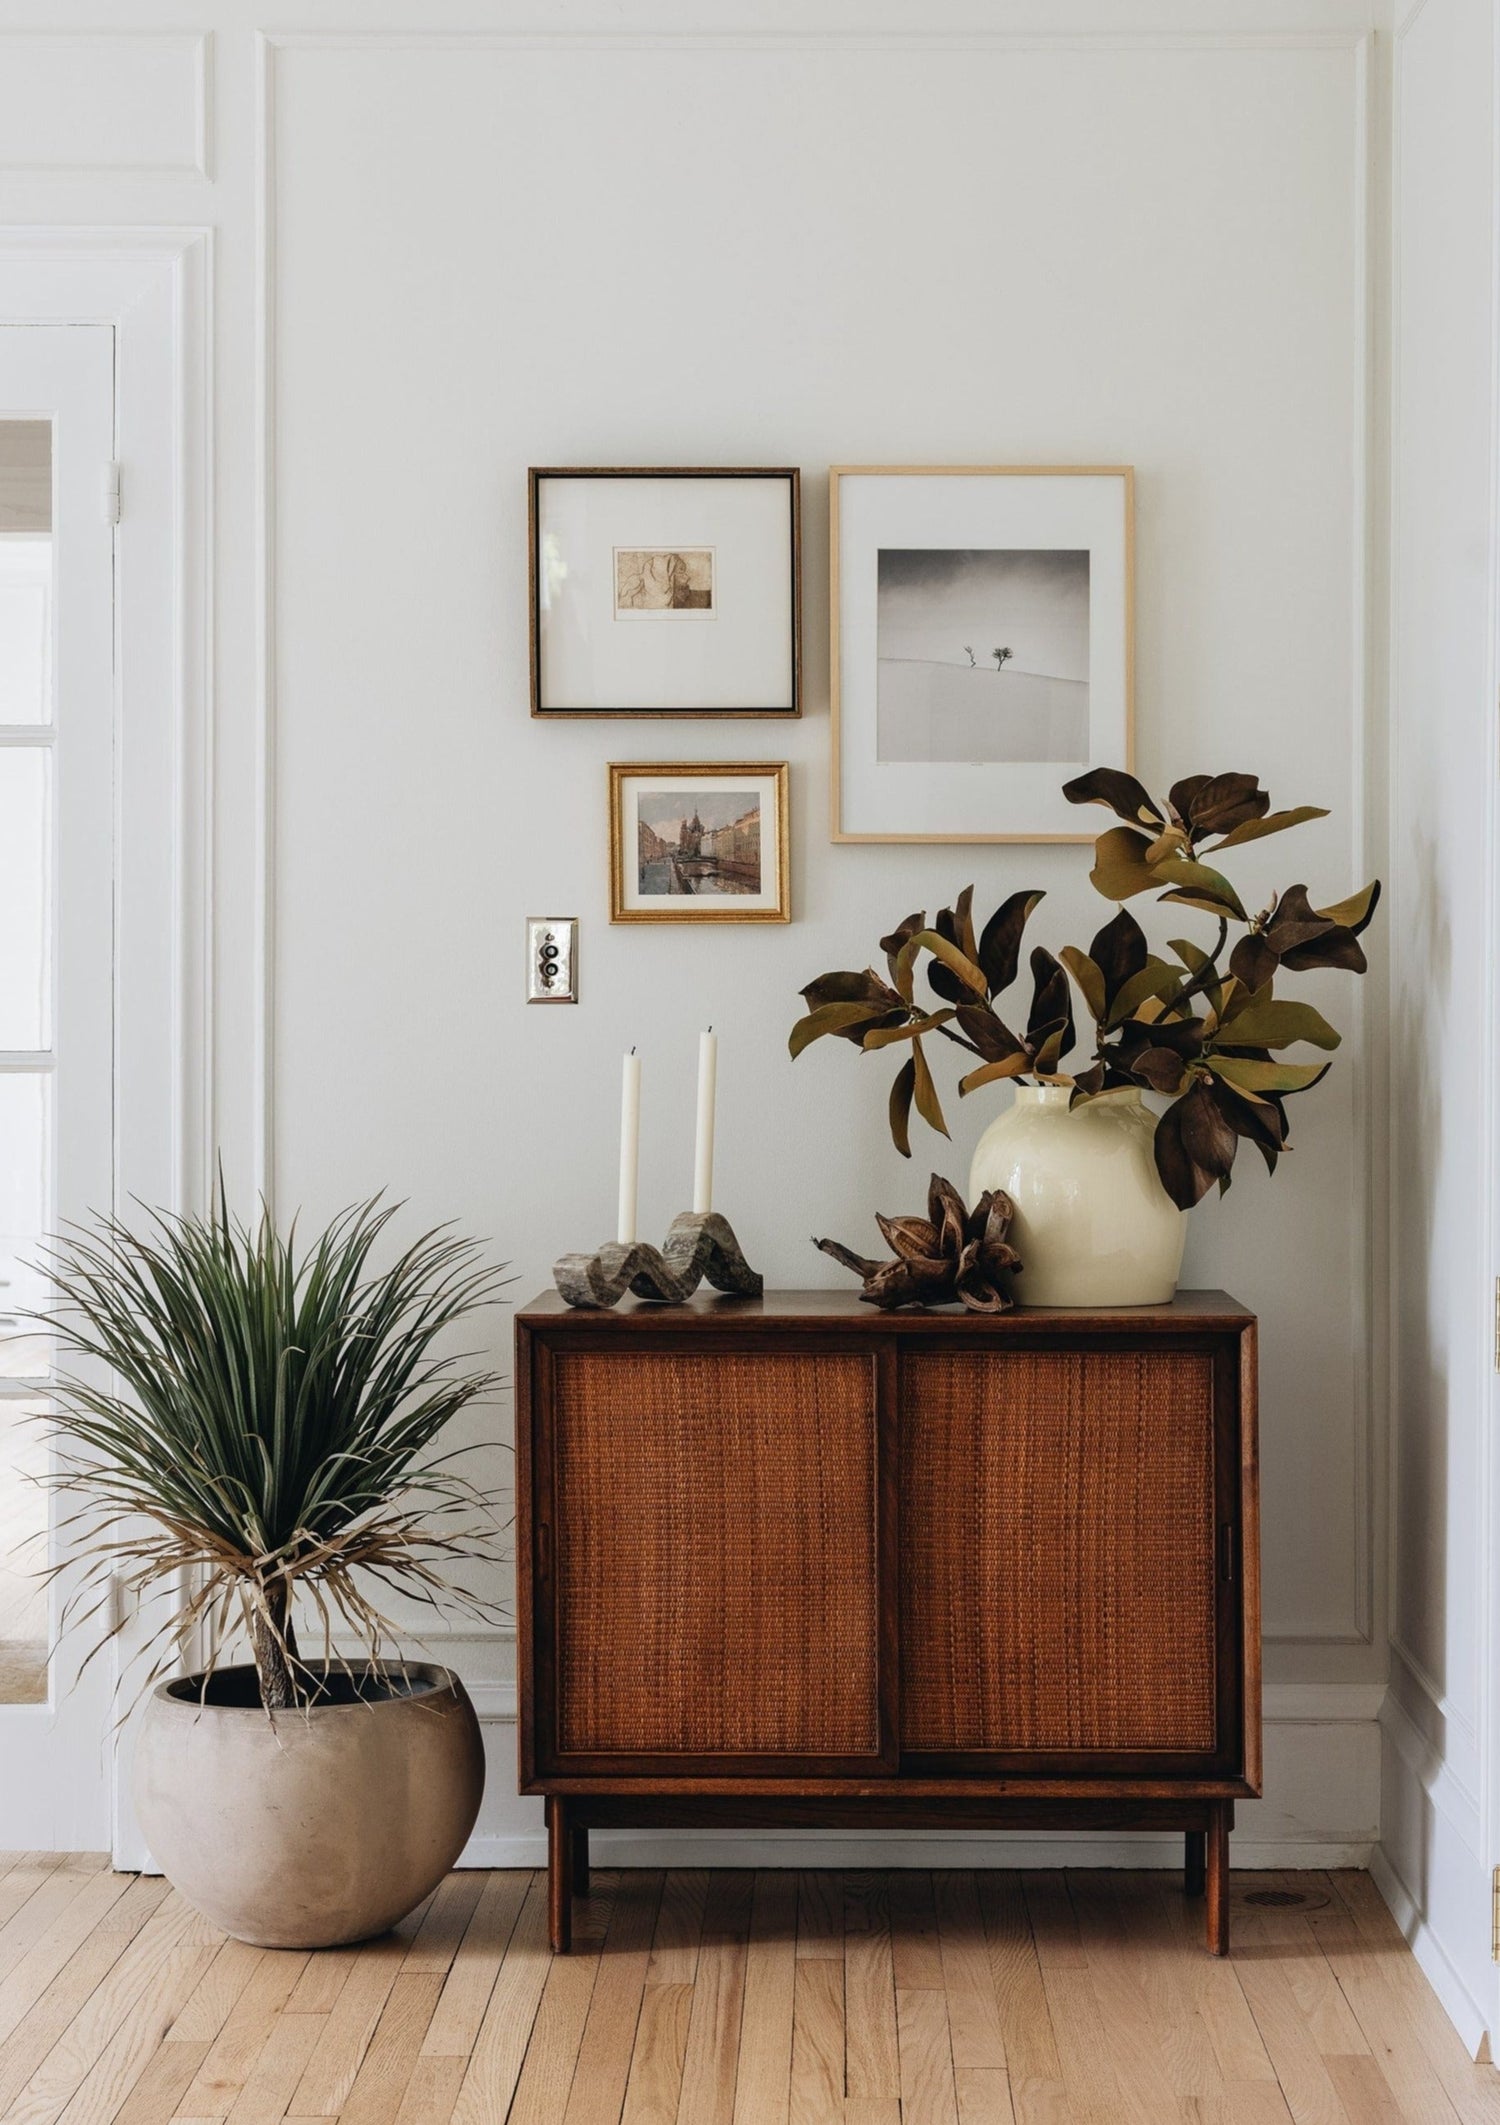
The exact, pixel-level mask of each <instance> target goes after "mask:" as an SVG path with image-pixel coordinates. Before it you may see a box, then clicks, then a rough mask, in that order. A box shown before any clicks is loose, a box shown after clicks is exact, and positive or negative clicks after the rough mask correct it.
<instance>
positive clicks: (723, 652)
mask: <svg viewBox="0 0 1500 2125" xmlns="http://www.w3.org/2000/svg"><path fill="white" fill-rule="evenodd" d="M528 479H529V487H530V539H529V553H530V604H531V713H532V714H533V715H534V716H796V715H800V713H801V686H802V594H801V511H802V499H801V479H800V476H799V475H798V473H797V472H796V471H795V469H791V468H786V469H781V470H766V469H762V468H760V467H758V466H733V467H729V468H727V469H722V470H714V469H705V468H700V467H692V466H681V467H678V466H658V467H656V468H655V469H650V468H643V467H634V466H620V467H596V468H594V469H592V470H591V469H588V468H586V467H578V466H573V467H567V466H540V467H533V468H532V470H531V472H530V474H529V475H528Z"/></svg>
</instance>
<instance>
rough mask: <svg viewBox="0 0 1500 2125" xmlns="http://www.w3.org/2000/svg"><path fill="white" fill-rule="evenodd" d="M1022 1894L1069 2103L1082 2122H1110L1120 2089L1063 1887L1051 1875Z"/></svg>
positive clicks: (1027, 1880)
mask: <svg viewBox="0 0 1500 2125" xmlns="http://www.w3.org/2000/svg"><path fill="white" fill-rule="evenodd" d="M1022 1893H1023V1894H1024V1896H1025V1899H1026V1908H1027V1910H1028V1912H1029V1913H1030V1914H1031V1924H1032V1932H1033V1935H1034V1937H1035V1939H1036V1946H1037V1956H1038V1959H1039V1961H1040V1963H1041V1966H1042V1984H1043V1987H1044V1989H1045V1991H1046V1995H1047V2010H1048V2014H1049V2016H1050V2018H1051V2022H1052V2030H1053V2034H1054V2036H1055V2038H1056V2040H1057V2054H1058V2059H1059V2061H1060V2063H1061V2066H1062V2083H1063V2087H1064V2088H1065V2089H1066V2090H1067V2096H1068V2102H1069V2104H1070V2105H1071V2107H1072V2108H1073V2110H1074V2111H1075V2112H1076V2113H1077V2114H1078V2116H1079V2118H1080V2119H1081V2120H1082V2119H1088V2120H1090V2121H1092V2120H1093V2119H1094V2118H1096V2117H1097V2118H1099V2119H1101V2120H1103V2119H1114V2118H1116V2117H1118V2116H1119V2114H1120V2111H1121V2109H1122V2097H1121V2094H1120V2084H1119V2081H1118V2080H1117V2078H1116V2076H1115V2071H1114V2066H1113V2063H1112V2061H1111V2057H1110V2050H1109V2045H1108V2043H1107V2042H1106V2040H1105V2035H1104V2025H1103V2021H1102V2019H1101V2017H1100V2013H1099V2006H1098V2002H1097V2001H1096V1999H1095V1998H1094V1988H1093V1983H1092V1979H1091V1977H1090V1973H1089V1967H1088V1959H1087V1957H1086V1955H1085V1954H1084V1949H1083V1943H1082V1941H1081V1939H1080V1937H1079V1933H1078V1925H1077V1920H1076V1918H1075V1916H1074V1913H1073V1906H1072V1902H1071V1900H1070V1899H1069V1897H1068V1893H1067V1885H1066V1882H1065V1880H1064V1878H1063V1876H1062V1874H1061V1873H1058V1872H1054V1871H1052V1870H1047V1871H1043V1872H1038V1873H1035V1874H1027V1875H1025V1876H1023V1878H1022Z"/></svg>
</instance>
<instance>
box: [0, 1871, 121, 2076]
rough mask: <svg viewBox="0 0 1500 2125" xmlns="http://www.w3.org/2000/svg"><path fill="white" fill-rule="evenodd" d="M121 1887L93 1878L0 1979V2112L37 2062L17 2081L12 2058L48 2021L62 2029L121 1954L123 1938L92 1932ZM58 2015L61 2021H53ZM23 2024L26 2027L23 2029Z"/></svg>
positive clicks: (109, 1878) (104, 1877) (116, 1877)
mask: <svg viewBox="0 0 1500 2125" xmlns="http://www.w3.org/2000/svg"><path fill="white" fill-rule="evenodd" d="M127 1886H128V1878H127V1877H126V1876H124V1875H120V1874H101V1875H96V1876H95V1878H94V1880H93V1881H92V1882H90V1884H89V1885H88V1887H87V1888H86V1889H85V1890H84V1892H83V1894H82V1895H81V1896H79V1897H76V1898H75V1899H74V1900H73V1902H71V1903H70V1904H69V1905H68V1906H67V1908H66V1909H65V1910H63V1911H61V1912H59V1914H58V1916H57V1917H56V1918H55V1919H54V1920H53V1922H52V1924H51V1925H50V1926H49V1927H48V1928H47V1931H46V1932H45V1933H44V1934H42V1935H41V1937H40V1938H39V1939H38V1940H36V1941H35V1942H34V1943H33V1944H32V1946H31V1947H30V1948H29V1949H28V1950H27V1951H26V1953H25V1955H23V1956H22V1958H21V1960H20V1961H19V1962H18V1963H17V1964H16V1965H15V1967H14V1969H12V1970H11V1971H10V1973H9V1975H8V1976H7V1977H6V1978H4V1979H3V1980H0V2109H3V2108H4V2107H5V2106H6V2105H7V2104H8V2103H9V2102H10V2101H11V2100H12V2098H13V2097H14V2095H15V2093H16V2091H17V2089H18V2088H20V2087H21V2086H22V2085H23V2084H24V2082H25V2080H26V2078H27V2075H28V2074H29V2073H30V2072H31V2066H35V2065H36V2064H37V2059H36V2058H33V2059H32V2062H31V2066H29V2067H27V2069H26V2072H25V2073H23V2074H22V2075H21V2077H20V2079H19V2080H17V2079H16V2078H15V2055H16V2053H17V2052H20V2051H30V2050H33V2049H34V2032H35V2029H36V2027H38V2026H40V2025H41V2024H43V2023H45V2022H47V2021H48V2019H49V2017H51V2018H52V2019H53V2020H54V2022H55V2026H56V2027H57V2028H62V2027H64V2026H65V2025H66V2023H67V2022H68V2021H70V2020H71V2019H72V2016H73V2014H74V2013H76V2011H77V2009H78V2007H80V2006H81V2005H82V2004H83V2001H84V2000H85V1999H86V1998H87V1997H88V1995H89V1993H90V1992H92V1990H93V1988H94V1986H95V1985H96V1984H97V1983H98V1981H99V1979H100V1978H101V1977H102V1976H103V1975H104V1972H105V1971H106V1970H108V1969H109V1968H110V1967H111V1965H112V1964H113V1963H114V1962H116V1961H117V1960H118V1958H119V1957H120V1956H121V1955H123V1954H124V1952H125V1948H126V1944H127V1942H128V1941H129V1939H130V1936H129V1934H122V1933H107V1934H101V1933H99V1932H98V1931H97V1930H96V1929H97V1925H98V1922H99V1920H100V1919H102V1918H103V1917H105V1916H107V1914H108V1913H109V1911H110V1909H111V1908H112V1907H113V1906H114V1905H115V1904H117V1903H118V1902H119V1900H120V1898H121V1897H122V1896H123V1895H124V1894H125V1891H126V1887H127ZM142 1923H144V1920H143V1921H142ZM75 1959H76V1961H75ZM68 1996H71V2000H72V2004H71V2005H69V2006H67V2007H66V2010H65V2011H63V2001H64V1999H65V1998H66V1997H68ZM39 2009H40V2011H39ZM59 2012H61V2015H62V2018H61V2020H56V2016H57V2014H58V2013H59ZM23 2023H27V2024H30V2025H31V2027H29V2028H26V2027H23V2026H22V2025H23ZM13 2039H14V2040H15V2041H13Z"/></svg>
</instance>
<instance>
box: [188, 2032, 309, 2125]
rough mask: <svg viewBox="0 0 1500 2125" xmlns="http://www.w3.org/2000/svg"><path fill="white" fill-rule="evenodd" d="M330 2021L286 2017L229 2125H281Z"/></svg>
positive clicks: (234, 2105) (262, 2054) (238, 2097)
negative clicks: (324, 2028)
mask: <svg viewBox="0 0 1500 2125" xmlns="http://www.w3.org/2000/svg"><path fill="white" fill-rule="evenodd" d="M326 2020H327V2016H326V2015H322V2014H290V2013H288V2014H283V2015H279V2016H278V2017H277V2019H276V2022H275V2023H274V2025H273V2026H272V2029H271V2033H270V2035H269V2036H268V2037H267V2038H266V2041H265V2043H264V2044H263V2045H262V2046H261V2049H260V2056H259V2057H258V2058H257V2059H256V2061H255V2063H254V2065H253V2066H252V2067H251V2068H250V2071H249V2073H248V2074H247V2075H246V2077H245V2085H244V2087H243V2088H242V2089H241V2090H240V2091H239V2093H238V2094H237V2095H236V2097H235V2099H234V2102H233V2103H232V2104H231V2105H230V2109H229V2125H280V2121H281V2119H282V2118H284V2117H285V2116H286V2114H287V2105H288V2104H289V2103H290V2102H291V2100H292V2097H293V2096H294V2095H295V2093H296V2091H297V2086H298V2084H299V2082H300V2081H301V2079H302V2076H303V2074H304V2073H305V2072H306V2071H307V2068H308V2064H309V2062H310V2061H311V2059H312V2056H313V2053H314V2052H315V2051H316V2049H317V2047H318V2043H319V2040H320V2038H321V2036H322V2034H323V2025H324V2023H325V2022H326ZM189 2093H191V2091H189Z"/></svg>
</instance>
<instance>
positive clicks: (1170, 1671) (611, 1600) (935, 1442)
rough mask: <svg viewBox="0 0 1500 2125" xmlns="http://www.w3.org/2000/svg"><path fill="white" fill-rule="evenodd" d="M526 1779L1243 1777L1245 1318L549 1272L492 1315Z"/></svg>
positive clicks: (779, 1805) (1251, 1667)
mask: <svg viewBox="0 0 1500 2125" xmlns="http://www.w3.org/2000/svg"><path fill="white" fill-rule="evenodd" d="M516 1397H517V1419H516V1451H517V1464H518V1466H517V1476H518V1486H517V1487H518V1503H517V1555H518V1590H519V1599H518V1625H519V1631H518V1636H519V1653H520V1780H521V1791H522V1792H523V1793H541V1794H545V1795H546V1800H547V1823H548V1837H549V1846H548V1849H549V1862H550V1878H551V1892H552V1894H551V1924H552V1940H553V1945H554V1947H556V1948H558V1949H559V1950H563V1949H566V1948H567V1947H568V1945H569V1934H570V1914H571V1899H572V1896H573V1894H574V1893H575V1891H576V1892H578V1893H585V1892H586V1889H587V1878H588V1832H589V1829H590V1827H593V1826H604V1825H617V1824H634V1825H682V1826H686V1825H696V1826H705V1825H721V1826H729V1825H738V1826H754V1825H765V1826H786V1825H801V1826H809V1825H822V1826H830V1827H832V1826H842V1827H896V1826H906V1827H913V1826H917V1825H922V1826H926V1827H929V1828H975V1829H978V1828H998V1827H1018V1828H1031V1829H1038V1830H1042V1829H1058V1828H1069V1829H1078V1828H1097V1829H1113V1830H1121V1829H1138V1830H1163V1829H1170V1830H1180V1831H1182V1832H1183V1833H1184V1835H1185V1837H1186V1846H1185V1852H1186V1885H1187V1889H1188V1892H1189V1893H1190V1894H1191V1893H1195V1892H1202V1891H1203V1890H1205V1889H1206V1892H1207V1925H1208V1944H1209V1947H1210V1948H1211V1949H1212V1950H1214V1952H1216V1953H1218V1954H1222V1953H1224V1952H1225V1950H1226V1948H1227V1945H1228V1895H1227V1872H1228V1850H1229V1831H1230V1828H1231V1825H1232V1822H1233V1815H1234V1803H1235V1800H1236V1799H1237V1798H1241V1797H1246V1796H1253V1795H1255V1794H1257V1793H1258V1792H1259V1791H1260V1586H1259V1535H1258V1522H1257V1496H1256V1426H1255V1320H1254V1317H1253V1316H1252V1315H1251V1314H1249V1313H1247V1312H1245V1310H1244V1309H1243V1308H1242V1307H1240V1306H1238V1305H1236V1304H1235V1303H1234V1301H1233V1300H1232V1299H1229V1298H1227V1297H1225V1296H1224V1294H1223V1293H1222V1292H1202V1291H1198V1292H1182V1293H1180V1294H1179V1295H1178V1297H1177V1298H1176V1299H1175V1300H1174V1301H1173V1302H1172V1303H1171V1304H1170V1305H1167V1306H1160V1307H1142V1308H1129V1309H1121V1310H1118V1311H1110V1312H1100V1313H1078V1312H1052V1311H1045V1310H1032V1311H1017V1312H1014V1313H1009V1314H1004V1315H1001V1316H1000V1317H999V1318H997V1319H993V1320H990V1319H979V1318H976V1317H974V1316H972V1315H966V1314H962V1313H955V1312H942V1313H928V1314H922V1313H900V1314H880V1313H875V1312H873V1311H872V1310H871V1309H870V1308H869V1307H866V1306H864V1305H862V1304H861V1303H860V1302H859V1300H858V1299H857V1298H856V1297H854V1296H853V1295H852V1294H851V1295H845V1294H842V1293H829V1292H778V1293H768V1294H767V1296H766V1297H765V1298H764V1299H757V1300H743V1299H724V1298H718V1297H708V1298H706V1299H700V1300H697V1301H695V1302H694V1303H692V1304H690V1305H687V1306H678V1307H659V1306H651V1305H648V1304H637V1303H636V1302H633V1301H627V1302H626V1304H625V1305H624V1306H623V1307H622V1308H620V1309H619V1310H617V1311H615V1312H612V1313H590V1312H580V1311H574V1310H572V1309H570V1308H569V1307H567V1306H565V1305H564V1304H563V1303H562V1301H561V1300H560V1299H558V1298H557V1297H555V1296H554V1295H550V1294H549V1295H548V1296H547V1297H544V1298H542V1299H539V1300H538V1301H537V1302H536V1304H535V1305H534V1306H532V1307H529V1308H528V1309H527V1310H526V1311H524V1312H523V1313H521V1314H520V1316H519V1317H518V1319H517V1323H516Z"/></svg>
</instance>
